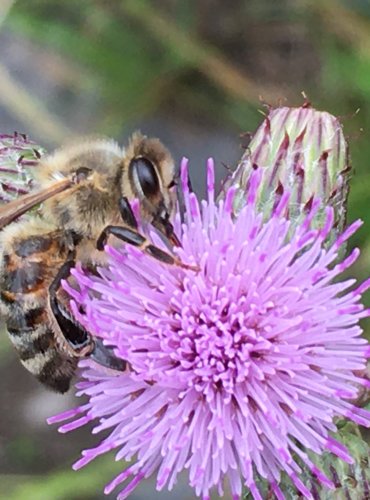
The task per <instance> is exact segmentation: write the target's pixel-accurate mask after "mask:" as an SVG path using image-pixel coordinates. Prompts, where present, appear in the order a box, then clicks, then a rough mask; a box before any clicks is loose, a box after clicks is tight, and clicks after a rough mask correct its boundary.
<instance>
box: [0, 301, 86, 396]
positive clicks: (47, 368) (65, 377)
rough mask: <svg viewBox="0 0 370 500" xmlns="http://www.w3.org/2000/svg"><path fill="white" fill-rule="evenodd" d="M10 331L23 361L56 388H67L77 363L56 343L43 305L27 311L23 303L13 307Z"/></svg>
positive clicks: (30, 369)
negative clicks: (59, 348)
mask: <svg viewBox="0 0 370 500" xmlns="http://www.w3.org/2000/svg"><path fill="white" fill-rule="evenodd" d="M7 327H8V334H9V337H10V340H11V342H12V344H13V345H14V347H15V349H16V351H17V352H18V355H19V358H20V361H21V363H22V365H23V366H24V367H25V368H26V369H27V370H28V371H29V372H30V373H32V374H33V375H34V376H35V377H36V378H38V379H39V380H40V382H42V383H44V384H45V385H47V386H48V387H50V388H51V389H53V390H55V391H57V392H61V393H63V392H66V391H67V390H68V389H69V386H70V382H71V379H72V377H73V374H74V371H75V369H76V366H77V360H74V359H69V358H68V357H67V356H65V355H64V354H63V353H62V352H60V350H58V349H57V346H56V345H55V335H54V332H53V330H52V328H51V327H50V326H49V324H48V321H47V312H46V310H45V309H44V308H42V307H33V308H32V309H29V310H28V311H27V312H25V311H24V309H23V308H22V307H21V306H20V305H13V306H12V307H11V310H10V313H9V316H8V320H7Z"/></svg>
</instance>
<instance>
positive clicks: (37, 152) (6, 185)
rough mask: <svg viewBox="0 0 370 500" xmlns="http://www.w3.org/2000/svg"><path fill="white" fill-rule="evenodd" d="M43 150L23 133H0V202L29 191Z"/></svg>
mask: <svg viewBox="0 0 370 500" xmlns="http://www.w3.org/2000/svg"><path fill="white" fill-rule="evenodd" d="M42 154H43V150H42V149H41V148H40V147H39V146H37V145H36V143H34V142H33V141H31V140H29V139H28V137H27V136H26V135H24V134H19V133H17V132H15V133H14V134H13V135H8V134H0V203H6V202H8V201H11V200H13V199H15V198H17V197H18V196H20V195H22V194H26V193H29V192H30V190H31V189H32V186H33V182H34V181H33V175H32V169H33V168H34V167H35V166H36V165H37V163H38V161H39V159H40V158H41V155H42Z"/></svg>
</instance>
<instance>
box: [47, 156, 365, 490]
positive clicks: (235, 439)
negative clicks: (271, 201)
mask: <svg viewBox="0 0 370 500" xmlns="http://www.w3.org/2000/svg"><path fill="white" fill-rule="evenodd" d="M207 171H208V181H207V185H208V200H207V201H202V202H199V201H198V199H197V197H196V196H195V194H193V193H190V192H189V191H188V188H187V167H186V161H183V164H182V185H183V191H184V200H185V205H186V214H185V223H184V224H183V225H181V224H180V221H179V218H178V217H177V219H176V221H175V228H176V231H177V234H178V236H179V237H180V240H181V243H182V248H180V249H178V251H177V253H178V256H179V257H180V258H181V259H182V260H183V261H184V262H186V263H189V264H195V265H197V266H198V267H199V271H192V270H189V269H183V268H181V267H177V266H166V265H165V264H162V263H160V262H158V261H155V260H154V259H152V258H151V257H150V256H148V255H146V254H144V253H141V252H140V251H139V250H138V249H135V248H132V247H129V246H126V247H125V248H124V249H114V248H112V247H109V246H107V248H106V252H107V254H108V256H109V265H108V267H107V268H102V269H100V270H99V276H90V275H88V274H86V273H85V272H84V270H83V269H82V268H81V267H80V268H78V269H77V270H75V271H74V273H73V274H74V276H75V278H76V280H77V282H78V284H79V289H78V290H76V289H74V288H72V287H71V286H68V285H67V284H65V286H66V288H67V290H68V291H69V293H70V294H71V296H72V297H73V301H72V302H71V307H72V308H73V311H74V314H75V316H76V317H77V318H78V320H79V321H81V322H84V324H85V325H87V326H88V328H89V329H90V330H91V331H92V332H93V333H94V334H95V335H97V336H99V337H101V338H103V339H104V341H105V342H106V344H107V345H109V346H112V347H113V348H114V350H115V353H116V355H117V356H118V357H121V358H123V359H124V360H127V362H128V364H129V369H128V370H127V371H126V372H124V373H118V372H113V371H109V370H107V369H104V368H102V367H100V366H98V365H96V364H94V363H93V362H92V361H84V362H83V363H82V365H81V367H82V377H83V379H84V381H82V382H80V383H79V384H78V387H79V394H80V395H85V396H87V398H88V402H87V403H86V404H83V405H82V406H80V407H79V408H76V409H74V410H71V411H67V412H65V413H64V414H62V415H59V416H57V417H53V418H51V419H50V420H49V422H50V423H52V422H59V421H64V420H68V419H72V420H71V421H70V422H68V423H65V424H63V425H62V426H61V427H60V431H61V432H68V431H71V430H73V429H76V428H78V427H80V426H83V425H85V424H87V423H89V422H95V427H94V429H93V433H94V434H95V433H99V432H101V431H107V430H110V434H109V435H108V436H107V437H105V438H104V439H103V440H102V441H101V442H100V444H98V445H97V446H96V447H95V448H93V449H89V450H86V451H84V452H83V453H82V458H81V459H80V460H79V461H78V462H77V463H76V464H75V465H74V468H75V469H79V468H80V467H83V466H84V465H86V464H87V463H89V462H90V461H91V460H93V459H94V458H95V457H97V456H99V455H101V454H103V453H106V452H108V451H111V450H116V452H117V454H116V459H117V460H125V461H131V460H133V462H132V463H131V464H127V465H126V467H125V468H124V470H123V472H122V473H121V474H120V475H119V476H118V477H116V478H115V479H114V480H113V481H112V482H111V483H110V484H109V485H108V486H107V487H106V493H109V492H111V491H112V490H113V489H115V488H116V487H117V486H119V485H121V487H123V489H122V491H121V492H120V493H119V495H118V498H119V499H124V498H127V497H128V496H129V495H130V493H131V492H132V491H133V490H134V488H135V487H136V486H137V484H138V483H140V481H142V480H143V479H144V478H147V477H149V476H151V475H152V474H155V475H156V477H157V489H159V490H160V489H162V488H164V487H165V486H166V487H167V488H168V489H171V488H172V487H173V486H174V484H175V483H176V478H177V476H178V474H179V472H181V471H182V470H184V469H185V470H187V471H188V475H189V482H190V485H191V486H192V487H193V488H194V489H195V493H196V495H198V496H202V497H203V498H204V499H209V498H210V492H211V490H212V489H213V488H217V490H218V493H219V495H221V496H222V495H223V484H224V481H225V479H226V480H228V483H229V487H230V490H231V492H232V495H233V498H234V499H236V498H240V497H241V495H242V489H243V486H244V485H245V486H246V487H247V489H248V490H249V492H250V494H251V496H252V497H253V498H254V499H255V500H258V499H262V493H261V489H260V487H259V486H258V485H259V483H260V480H261V479H262V480H265V481H267V483H268V484H269V488H270V493H271V495H272V496H273V494H274V495H275V496H276V498H278V499H283V498H285V497H284V494H283V492H282V490H281V486H280V485H281V481H282V477H283V476H287V477H289V479H290V481H291V484H292V485H293V486H294V488H296V490H297V491H298V492H299V493H300V494H302V495H303V496H304V497H305V498H314V493H313V492H312V488H311V487H310V485H311V483H309V484H307V482H306V484H305V477H306V475H305V473H304V471H306V470H308V471H309V472H310V477H311V478H312V477H314V478H315V479H316V480H317V482H318V483H319V484H321V485H322V486H323V487H325V488H329V489H330V488H334V487H335V484H334V481H333V480H332V478H331V477H329V476H328V475H326V474H325V473H324V472H323V471H322V470H320V468H319V467H318V466H317V465H316V464H315V460H314V459H313V458H312V457H320V456H322V455H323V454H324V453H328V454H330V455H334V456H336V457H338V459H340V460H341V461H345V462H348V463H351V462H352V460H353V459H352V457H351V455H350V453H349V451H348V450H347V448H346V447H345V446H344V445H343V444H342V443H341V442H339V441H338V440H337V439H336V438H335V437H334V433H335V432H336V423H335V422H336V419H337V418H338V417H344V418H346V419H349V420H351V421H353V422H355V423H357V424H361V425H364V426H370V412H368V411H366V410H364V409H361V408H357V407H356V406H355V405H354V404H353V403H352V402H351V401H352V400H354V399H355V398H356V396H357V394H358V392H359V389H360V387H361V386H368V385H369V382H368V381H367V380H364V379H363V378H361V377H360V376H358V375H357V373H358V372H359V371H361V370H363V369H364V368H365V366H366V361H367V358H368V357H370V349H369V345H368V343H367V341H366V340H365V339H364V338H362V337H361V333H362V330H361V327H360V326H359V321H360V320H361V319H362V318H364V317H366V316H369V314H370V313H369V310H367V309H365V308H364V307H363V306H362V305H361V303H360V300H361V295H362V293H363V292H364V291H365V290H366V289H367V288H368V287H369V286H370V280H367V281H365V282H364V283H362V284H360V285H358V284H355V280H354V279H342V281H340V280H339V277H340V275H341V273H342V272H343V271H344V270H346V269H347V268H348V267H349V266H350V265H351V264H352V263H353V262H354V261H355V260H356V259H357V257H358V255H359V250H358V249H355V250H353V251H352V252H351V254H350V255H349V256H348V257H347V258H345V259H344V260H343V261H342V262H340V263H336V264H334V262H335V261H336V258H337V254H338V251H339V250H340V248H341V246H342V245H343V244H344V243H345V242H346V241H347V239H348V238H349V237H350V236H351V235H352V234H353V233H354V232H355V231H356V230H357V229H358V227H359V226H360V222H355V223H353V224H352V225H351V226H350V227H349V228H348V229H346V230H345V231H344V232H343V233H342V234H341V235H340V236H338V238H337V239H336V241H335V242H333V243H332V244H331V246H330V247H329V248H324V242H325V241H326V238H327V236H328V234H329V233H330V231H331V230H332V228H333V223H334V209H333V208H332V207H327V208H326V209H325V219H324V224H323V226H322V227H321V228H317V227H313V224H312V221H313V220H314V219H315V216H316V215H317V213H318V210H320V207H321V202H320V200H319V199H316V198H315V199H313V200H312V203H311V206H310V207H309V209H308V210H307V211H306V214H305V216H304V219H303V220H302V222H301V224H299V225H294V224H293V223H292V222H291V221H290V220H289V218H287V217H286V216H285V215H284V214H286V213H287V207H288V206H289V195H290V193H289V192H288V190H284V193H283V195H282V196H281V197H280V200H279V202H278V203H277V204H275V206H274V208H273V209H272V212H271V216H270V218H269V219H268V220H267V221H264V219H263V216H262V214H261V213H260V212H259V210H258V207H257V205H258V193H259V192H260V189H261V179H262V177H263V175H262V174H263V172H262V169H261V168H258V167H256V168H255V170H254V171H253V174H252V175H251V177H250V180H249V186H248V191H247V194H246V200H245V203H244V204H243V206H242V207H241V208H240V210H239V213H238V217H235V214H234V206H235V196H236V195H237V194H238V188H236V187H234V186H231V187H229V188H228V189H227V191H226V192H225V196H224V200H221V201H220V202H218V203H216V202H215V201H214V171H213V162H212V160H209V161H208V168H207ZM292 227H293V229H292ZM153 238H155V235H153ZM155 242H156V243H157V244H160V242H158V241H157V240H155ZM81 306H82V308H83V310H84V311H85V313H84V314H81V313H80V308H81Z"/></svg>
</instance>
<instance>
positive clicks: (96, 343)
mask: <svg viewBox="0 0 370 500" xmlns="http://www.w3.org/2000/svg"><path fill="white" fill-rule="evenodd" d="M35 176H36V180H37V182H38V185H39V187H40V190H38V191H37V192H32V193H31V194H28V195H24V196H23V197H21V198H19V199H17V200H15V201H13V202H10V203H8V204H6V205H5V206H4V207H1V208H0V228H2V227H4V229H3V231H2V232H1V233H0V306H1V309H2V312H3V313H4V315H5V319H6V325H7V329H8V333H9V336H10V339H11V341H12V343H13V345H14V347H15V349H16V350H17V352H18V354H19V357H20V360H21V362H22V364H23V366H24V367H25V368H26V369H27V370H29V371H30V372H31V373H32V374H33V375H34V376H35V377H36V378H37V379H38V380H39V381H41V382H42V383H44V384H45V385H46V386H48V387H49V388H52V389H54V390H55V391H57V392H60V393H64V392H66V391H67V390H68V389H69V386H70V383H71V379H72V378H73V375H74V373H75V371H76V367H77V363H78V360H79V358H81V357H85V356H89V357H91V358H92V359H94V360H95V361H96V362H97V363H100V364H101V365H103V366H107V367H109V368H112V369H115V370H125V369H126V363H125V361H123V360H120V359H118V358H116V357H115V356H114V354H113V351H111V350H110V349H109V348H107V347H106V346H104V345H103V343H102V341H101V340H100V339H97V338H94V337H93V336H92V335H91V334H90V333H89V332H88V331H86V329H85V328H83V326H82V325H81V324H79V323H78V322H77V321H76V320H75V319H74V318H73V316H72V315H71V313H70V311H69V307H68V303H69V299H68V296H67V294H66V292H65V291H64V290H63V288H62V287H61V281H62V280H63V279H68V278H69V277H70V270H71V268H72V267H74V266H75V263H76V261H79V262H81V263H82V265H83V266H86V267H87V268H92V269H94V267H95V266H96V265H97V264H101V263H103V262H104V253H103V252H102V250H103V248H104V245H105V243H106V241H107V239H108V237H109V236H110V235H113V236H115V237H116V238H118V239H120V240H122V241H124V242H125V243H128V244H132V245H135V246H137V247H139V248H141V249H142V250H143V251H144V252H146V253H148V254H149V255H151V256H153V257H154V258H156V259H159V260H160V261H162V262H165V263H168V264H174V265H181V266H185V267H189V266H186V265H185V264H183V263H182V262H181V261H180V260H179V259H178V258H177V257H176V256H175V255H173V254H172V253H169V252H166V251H164V250H162V249H160V248H159V247H157V246H154V245H153V244H152V243H151V241H150V240H148V239H147V238H146V237H145V236H143V235H142V234H140V233H139V231H138V224H137V221H136V218H135V215H134V213H133V211H132V209H131V206H130V200H133V199H138V200H139V205H140V215H141V218H142V220H143V221H146V222H148V223H150V224H151V225H153V226H154V227H155V228H156V229H157V230H158V231H159V232H160V234H161V235H162V237H163V238H164V239H165V240H166V241H167V243H168V246H169V247H170V248H171V246H174V245H179V241H178V239H177V237H176V236H175V233H174V230H173V226H172V224H171V223H170V215H171V212H172V210H173V207H174V197H175V194H174V192H173V189H172V188H173V187H174V185H175V180H174V176H175V170H174V162H173V159H172V157H171V154H170V153H169V151H168V150H167V148H166V147H165V146H164V145H163V144H162V143H161V142H160V141H159V140H158V139H153V138H147V137H145V136H143V135H141V134H140V133H135V134H134V135H133V136H132V138H131V139H130V141H129V144H128V147H127V148H126V150H124V149H122V148H121V147H119V146H118V145H117V144H116V143H115V142H114V141H112V140H110V139H105V138H102V139H95V138H93V139H86V140H82V141H81V142H79V143H75V144H70V145H68V146H66V147H64V148H61V149H60V150H57V151H56V152H54V153H53V154H51V155H50V156H47V157H45V158H43V159H41V160H40V162H39V164H38V166H37V167H36V170H35ZM55 179H59V180H55ZM41 201H43V202H44V203H43V205H42V206H41V209H40V211H41V213H39V214H38V215H35V214H32V213H29V214H26V215H25V216H24V217H23V218H21V219H20V220H19V221H15V219H16V218H17V217H19V216H20V215H22V214H25V213H26V212H27V211H29V210H30V208H32V207H33V206H35V205H36V204H39V203H40V202H41Z"/></svg>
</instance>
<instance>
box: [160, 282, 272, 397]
mask: <svg viewBox="0 0 370 500" xmlns="http://www.w3.org/2000/svg"><path fill="white" fill-rule="evenodd" d="M218 292H220V290H218ZM219 295H221V297H219V298H216V299H214V298H213V300H212V299H211V300H209V301H204V302H202V303H199V302H197V301H196V300H193V301H189V303H188V304H186V305H185V304H183V308H182V311H181V312H180V311H175V312H174V319H175V320H176V326H174V327H173V329H172V331H171V335H170V338H171V341H170V342H171V350H172V353H171V358H172V362H173V364H174V366H176V367H177V368H178V370H179V371H180V372H181V375H182V376H186V378H187V383H188V386H193V387H195V388H196V389H197V390H198V391H203V390H204V389H205V387H206V386H210V385H211V386H213V387H214V388H216V389H223V390H225V391H226V392H228V393H232V391H233V389H234V387H235V384H238V383H242V382H244V381H245V380H246V379H247V378H248V377H250V376H251V370H252V371H253V368H254V367H255V365H256V364H259V363H260V362H261V360H262V358H263V356H264V354H265V353H266V352H267V351H268V350H269V349H270V347H271V342H270V341H268V340H267V339H266V333H267V332H266V331H265V328H264V327H263V326H262V325H261V322H262V320H263V314H264V313H265V312H266V308H265V307H259V306H258V305H257V304H252V303H251V301H250V300H249V299H248V295H247V294H246V293H241V294H239V297H238V298H237V299H236V300H235V301H233V302H232V303H230V302H229V301H228V298H227V296H226V295H227V294H226V293H225V297H224V298H223V297H222V293H221V294H219ZM184 296H186V294H184ZM211 296H213V297H214V294H213V293H211ZM184 311H186V314H184ZM168 340H169V339H168ZM167 349H168V343H167Z"/></svg>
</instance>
